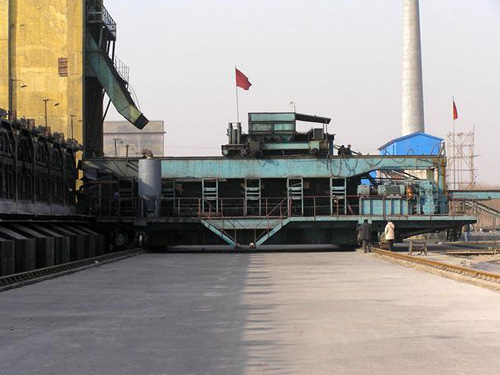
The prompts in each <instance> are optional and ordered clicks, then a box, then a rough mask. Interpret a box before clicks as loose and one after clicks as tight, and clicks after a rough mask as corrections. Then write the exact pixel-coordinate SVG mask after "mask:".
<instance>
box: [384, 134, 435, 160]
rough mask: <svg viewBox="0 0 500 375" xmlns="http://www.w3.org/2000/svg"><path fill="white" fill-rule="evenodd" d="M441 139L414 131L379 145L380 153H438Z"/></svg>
mask: <svg viewBox="0 0 500 375" xmlns="http://www.w3.org/2000/svg"><path fill="white" fill-rule="evenodd" d="M442 144H443V139H442V138H439V137H436V136H433V135H430V134H426V133H422V132H416V133H412V134H408V135H405V136H402V137H399V138H395V139H393V140H392V141H390V142H388V143H386V144H385V145H383V146H381V147H379V151H380V155H439V153H440V151H441V147H442Z"/></svg>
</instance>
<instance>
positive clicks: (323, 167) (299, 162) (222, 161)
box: [161, 156, 440, 179]
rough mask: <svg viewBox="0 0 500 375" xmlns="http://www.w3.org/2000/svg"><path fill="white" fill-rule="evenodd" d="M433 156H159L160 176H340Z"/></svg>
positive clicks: (412, 165) (425, 165) (415, 166)
mask: <svg viewBox="0 0 500 375" xmlns="http://www.w3.org/2000/svg"><path fill="white" fill-rule="evenodd" d="M439 166H440V158H437V157H430V156H429V157H425V156H424V157H422V156H420V157H416V156H405V157H392V156H361V157H352V158H344V157H335V158H330V159H318V158H272V159H251V158H215V157H214V158H162V159H161V168H162V177H163V178H176V179H202V178H222V179H223V178H287V177H294V176H297V177H302V178H328V177H334V178H344V177H353V176H357V175H360V174H364V173H368V172H371V171H374V170H377V169H392V170H426V169H433V168H439Z"/></svg>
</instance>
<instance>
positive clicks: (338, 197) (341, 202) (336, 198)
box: [330, 178, 347, 215]
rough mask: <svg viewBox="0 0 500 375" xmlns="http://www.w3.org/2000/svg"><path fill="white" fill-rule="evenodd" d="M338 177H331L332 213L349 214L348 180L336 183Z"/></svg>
mask: <svg viewBox="0 0 500 375" xmlns="http://www.w3.org/2000/svg"><path fill="white" fill-rule="evenodd" d="M335 182H338V179H335V178H330V198H331V199H330V215H347V204H346V201H347V180H346V179H345V178H344V181H343V184H342V185H338V184H335Z"/></svg>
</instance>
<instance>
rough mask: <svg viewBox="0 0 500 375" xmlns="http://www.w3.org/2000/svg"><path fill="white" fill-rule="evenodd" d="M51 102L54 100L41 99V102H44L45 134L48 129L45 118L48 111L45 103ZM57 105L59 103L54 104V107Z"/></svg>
mask: <svg viewBox="0 0 500 375" xmlns="http://www.w3.org/2000/svg"><path fill="white" fill-rule="evenodd" d="M51 100H54V99H42V102H44V104H45V134H47V129H48V121H47V118H48V110H47V103H48V102H50V101H51ZM58 105H59V103H55V104H54V107H57V106H58Z"/></svg>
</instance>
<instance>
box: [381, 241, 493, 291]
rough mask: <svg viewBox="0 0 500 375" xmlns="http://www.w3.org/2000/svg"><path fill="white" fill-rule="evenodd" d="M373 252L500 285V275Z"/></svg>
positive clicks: (389, 252) (388, 252)
mask: <svg viewBox="0 0 500 375" xmlns="http://www.w3.org/2000/svg"><path fill="white" fill-rule="evenodd" d="M372 252H374V253H376V254H378V255H382V256H384V257H388V258H392V259H396V260H400V261H404V262H409V263H413V264H420V265H423V266H427V267H430V268H435V269H439V270H441V271H445V272H449V273H453V274H458V275H461V276H467V277H471V278H474V279H478V280H484V281H489V282H494V283H497V284H500V274H495V273H491V272H486V271H480V270H475V269H473V268H467V267H460V266H454V265H451V264H447V263H443V262H437V261H435V260H429V259H426V258H425V257H422V256H413V255H406V254H399V253H393V252H391V251H387V250H382V249H379V248H372Z"/></svg>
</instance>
